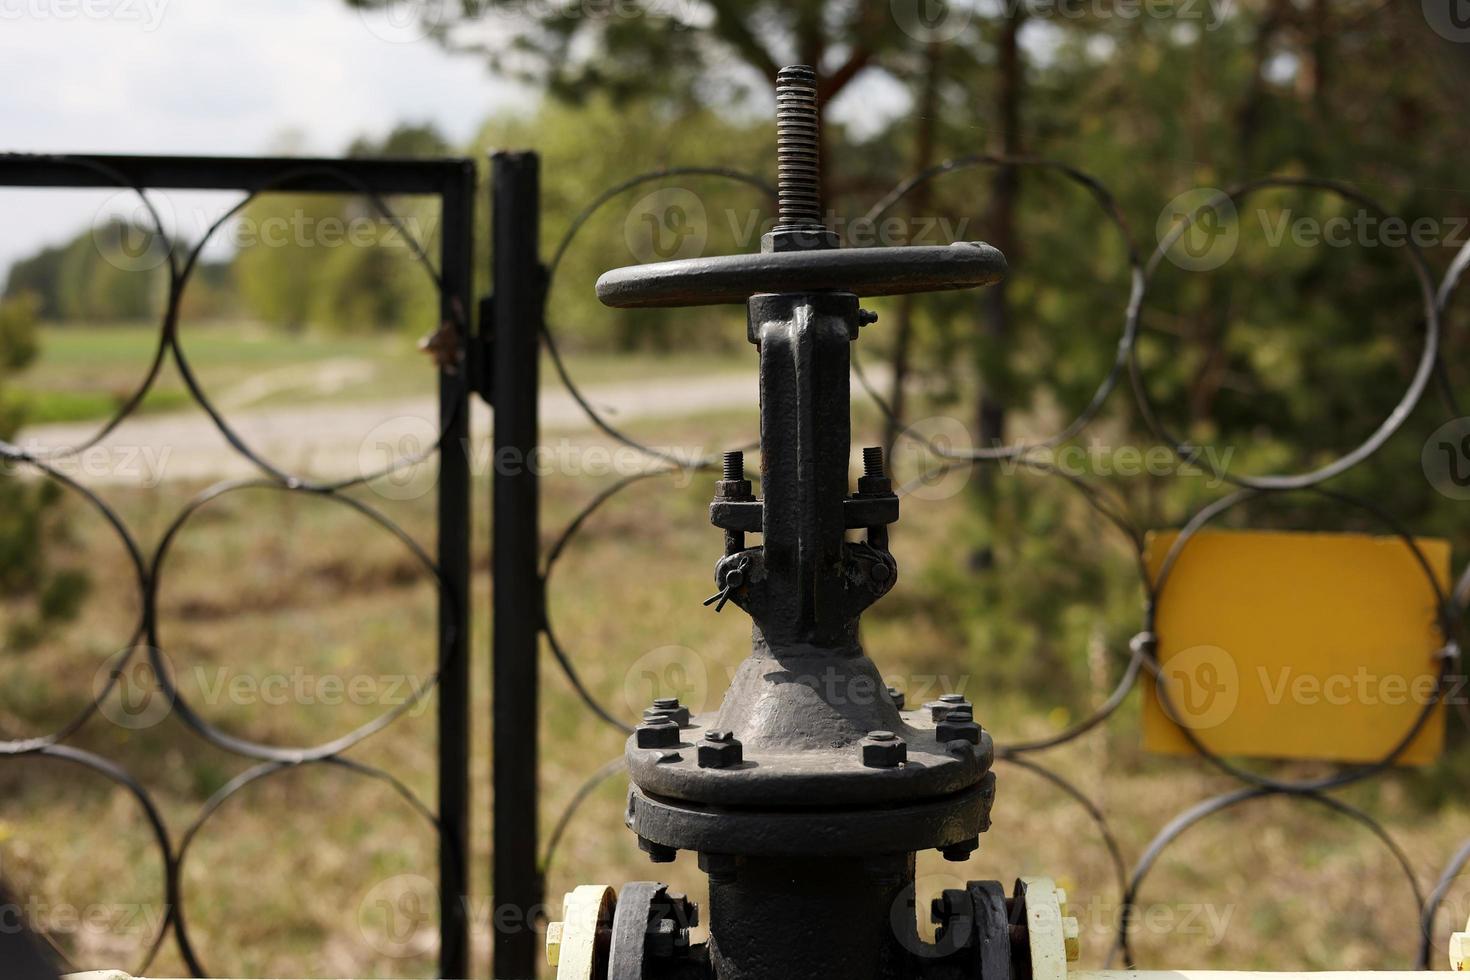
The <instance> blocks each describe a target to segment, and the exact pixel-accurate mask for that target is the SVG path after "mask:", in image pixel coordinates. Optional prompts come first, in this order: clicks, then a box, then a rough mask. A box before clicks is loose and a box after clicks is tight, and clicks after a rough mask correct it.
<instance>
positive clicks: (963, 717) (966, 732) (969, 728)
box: [934, 704, 980, 745]
mask: <svg viewBox="0 0 1470 980" xmlns="http://www.w3.org/2000/svg"><path fill="white" fill-rule="evenodd" d="M934 734H935V735H936V736H937V737H938V739H939V741H941V742H969V743H970V744H971V745H979V744H980V726H979V725H977V724H975V712H974V709H973V708H971V707H970V706H969V705H968V704H960V705H955V706H954V707H953V708H950V709H949V712H948V713H947V714H946V715H945V716H944V717H943V718H942V719H940V722H939V725H938V726H937V727H936V728H935V732H934Z"/></svg>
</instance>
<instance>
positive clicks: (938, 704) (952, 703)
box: [924, 694, 975, 722]
mask: <svg viewBox="0 0 1470 980" xmlns="http://www.w3.org/2000/svg"><path fill="white" fill-rule="evenodd" d="M924 707H926V708H928V709H929V718H930V720H932V721H934V722H941V721H943V720H944V719H945V718H946V717H948V715H949V713H950V712H951V711H953V710H954V709H955V708H969V709H970V710H971V712H973V711H974V710H975V709H974V706H973V705H971V704H970V702H968V701H966V700H965V696H964V695H963V694H941V695H940V696H939V700H938V701H930V702H929V703H927V704H925V705H924Z"/></svg>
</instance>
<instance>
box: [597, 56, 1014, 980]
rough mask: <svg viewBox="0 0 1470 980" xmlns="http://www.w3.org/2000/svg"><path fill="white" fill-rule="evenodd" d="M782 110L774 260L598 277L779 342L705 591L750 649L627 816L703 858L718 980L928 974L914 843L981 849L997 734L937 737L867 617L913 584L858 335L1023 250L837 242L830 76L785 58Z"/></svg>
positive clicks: (732, 463) (730, 480) (635, 756)
mask: <svg viewBox="0 0 1470 980" xmlns="http://www.w3.org/2000/svg"><path fill="white" fill-rule="evenodd" d="M776 103H777V126H778V138H777V150H778V154H779V157H780V160H779V175H780V179H779V182H778V184H779V186H778V191H779V197H780V202H779V203H780V214H779V220H778V223H777V225H776V227H775V229H774V230H773V231H771V232H770V233H769V234H767V235H765V236H764V238H763V239H762V242H761V251H760V253H758V254H755V255H733V256H715V257H705V258H693V259H684V260H680V261H675V262H662V263H656V264H651V265H641V266H633V267H629V268H624V269H616V270H613V271H611V272H608V273H607V274H605V275H604V276H603V277H602V278H601V279H600V280H598V283H597V294H598V296H599V298H601V300H602V301H603V302H604V303H605V304H607V305H609V306H614V307H671V306H704V305H713V304H721V303H745V304H746V309H747V314H748V315H747V325H748V336H749V339H750V340H751V342H752V343H753V344H755V345H756V347H757V349H758V350H759V354H760V419H761V422H760V425H761V432H760V435H761V441H760V446H761V457H760V459H761V473H760V491H761V495H760V497H759V498H758V497H757V496H756V495H755V493H754V487H753V485H752V481H750V480H748V479H746V475H745V465H744V464H745V461H744V457H743V456H742V455H741V454H738V453H732V454H727V455H726V457H725V459H724V468H723V473H722V474H721V476H722V479H720V480H719V482H718V483H717V485H716V492H715V498H714V500H713V502H712V503H711V504H710V520H711V522H712V523H713V524H714V525H715V526H716V527H718V528H720V529H721V530H722V531H723V532H724V549H723V554H722V555H721V557H720V559H719V561H718V562H717V564H716V567H715V587H716V589H717V590H718V591H716V593H715V594H714V595H712V596H710V598H709V599H708V600H706V604H707V605H713V606H714V607H715V609H716V610H718V609H720V608H722V607H724V606H725V605H726V604H733V605H735V606H738V607H739V608H741V609H743V610H744V611H745V612H747V613H748V614H749V615H750V617H751V619H752V620H753V622H754V628H753V630H752V635H751V655H750V656H749V657H748V658H747V659H746V660H745V661H744V662H742V663H741V664H740V666H739V667H738V668H737V669H736V671H735V673H734V674H733V675H732V677H731V683H730V687H729V690H728V691H727V692H726V694H725V696H724V698H723V700H722V701H721V703H720V705H719V708H718V710H716V711H712V712H704V713H697V714H695V715H694V716H693V717H692V718H691V719H690V723H689V725H688V727H687V728H676V727H675V726H674V725H672V724H663V725H659V724H658V721H659V720H661V719H654V720H652V721H649V722H647V723H645V725H643V726H640V728H639V732H638V734H637V735H635V736H634V738H632V739H630V740H629V743H628V746H627V752H626V760H627V764H628V774H629V782H630V787H629V799H628V811H627V823H628V826H629V828H630V829H632V830H633V832H634V833H635V834H637V835H638V838H639V846H640V847H642V848H643V849H644V850H646V851H647V852H648V853H649V855H650V856H651V857H652V858H654V859H655V860H659V861H666V860H671V859H672V858H673V856H674V854H675V853H676V852H677V851H679V850H692V851H697V852H699V853H700V855H701V867H702V868H705V869H706V870H708V871H709V873H710V876H711V877H710V937H711V938H710V943H709V945H708V947H707V954H708V958H709V959H708V964H707V967H708V969H707V975H713V976H718V977H719V978H720V980H789V978H791V977H797V976H819V975H820V976H842V977H844V978H846V980H880V978H881V980H890V978H893V977H898V976H907V975H911V974H912V973H913V972H914V971H912V970H910V969H909V968H908V967H907V966H905V963H906V957H907V953H905V951H904V949H903V948H902V946H901V944H900V943H899V942H898V939H897V937H896V935H895V934H894V933H893V930H892V929H891V928H890V921H889V920H890V913H891V909H892V906H893V897H894V895H895V893H896V891H901V890H902V888H903V886H904V885H906V884H909V885H911V884H912V880H913V874H914V857H913V855H914V853H915V852H917V851H921V850H930V849H934V850H939V851H941V852H942V853H943V854H944V855H945V857H946V858H948V859H950V860H963V859H964V858H965V857H966V856H968V855H969V853H970V852H971V851H972V850H973V849H974V848H975V847H976V846H977V842H978V837H979V835H980V834H981V833H982V832H984V830H985V829H986V828H987V827H988V826H989V823H990V808H991V804H992V801H993V799H994V793H995V776H994V773H992V772H991V771H990V770H991V763H992V761H993V757H994V744H993V741H992V739H991V738H990V736H989V734H988V733H985V732H984V731H983V730H982V729H981V728H980V726H978V725H976V724H975V723H974V721H973V719H972V718H971V719H968V720H967V719H963V718H955V719H954V720H953V723H952V724H948V725H947V726H946V728H945V730H944V732H943V733H941V732H940V731H939V730H938V726H937V725H936V723H935V721H934V720H931V718H930V717H929V712H928V711H926V710H923V709H922V708H919V709H915V710H912V711H907V712H905V711H903V709H902V705H901V702H900V701H899V700H898V699H895V698H894V697H892V696H891V695H890V693H889V689H888V687H887V684H886V682H885V680H884V678H883V675H882V673H881V671H879V669H878V667H877V665H876V664H875V663H874V662H873V661H872V659H871V658H870V657H868V656H867V654H866V653H865V651H864V649H863V646H862V643H861V641H860V637H859V626H860V620H861V616H862V613H863V611H864V610H865V609H866V608H867V607H868V606H870V605H871V604H872V603H873V602H875V601H877V600H878V599H879V598H881V597H882V596H883V595H885V594H887V593H888V592H889V591H890V590H891V589H892V588H893V587H894V584H895V583H896V581H897V578H898V567H897V564H896V563H895V562H894V560H893V555H892V554H891V553H890V552H889V547H888V545H889V541H888V537H889V534H888V531H889V526H890V525H891V524H893V523H894V522H895V521H897V520H898V511H899V501H898V497H897V495H895V494H894V492H893V485H892V482H891V481H890V479H889V477H888V474H887V473H886V471H885V466H884V461H883V454H882V453H881V451H879V450H876V449H868V450H865V451H864V452H863V469H862V475H861V476H860V477H859V479H858V481H857V488H856V492H853V490H852V483H851V476H850V470H851V464H852V459H851V456H852V439H851V432H852V422H851V373H852V344H853V342H854V341H856V340H857V338H858V333H859V331H860V330H861V329H862V327H864V326H865V325H867V324H870V323H872V322H873V321H874V319H875V318H874V317H873V315H872V314H871V313H868V312H866V311H864V310H863V309H862V308H861V306H860V305H859V298H860V297H871V296H889V295H895V294H900V293H920V292H932V291H936V290H950V289H965V288H969V287H973V286H983V285H986V284H988V283H993V282H996V281H998V280H999V279H1000V278H1001V277H1002V276H1003V275H1004V273H1005V258H1004V257H1003V256H1002V255H1001V254H1000V252H998V251H997V250H996V249H994V248H992V247H990V246H989V245H985V244H983V243H978V242H960V243H956V244H953V245H944V246H908V247H883V248H840V247H838V242H837V239H836V236H835V235H833V234H832V233H831V232H830V231H829V230H828V229H827V228H826V227H825V226H824V225H823V223H822V220H821V219H822V208H821V187H820V179H819V165H820V160H819V149H820V142H821V141H820V138H819V136H818V131H817V121H818V114H817V102H816V77H815V73H814V72H813V71H812V70H811V69H810V68H802V67H797V68H787V69H783V70H782V71H781V72H780V74H779V76H778V86H777V96H776ZM850 531H862V532H863V539H862V540H855V541H849V540H848V538H847V536H848V533H849V532H850ZM751 533H759V534H760V535H761V539H760V542H759V546H758V547H747V544H746V536H747V535H748V534H751ZM945 720H946V721H948V718H947V717H946V719H945ZM941 734H942V735H943V736H944V737H943V738H941ZM691 750H692V751H691ZM715 869H719V870H715ZM910 924H911V925H912V918H910ZM813 936H820V937H822V940H823V941H821V942H817V943H813V942H812V941H811V937H813ZM698 972H699V971H696V973H698Z"/></svg>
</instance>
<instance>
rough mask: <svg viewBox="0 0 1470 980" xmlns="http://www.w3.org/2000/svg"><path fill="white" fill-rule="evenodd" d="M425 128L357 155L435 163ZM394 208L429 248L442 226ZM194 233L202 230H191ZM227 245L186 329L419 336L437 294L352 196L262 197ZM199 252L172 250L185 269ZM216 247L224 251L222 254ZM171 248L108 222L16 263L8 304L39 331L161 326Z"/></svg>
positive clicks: (393, 234) (182, 244)
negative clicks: (25, 308)
mask: <svg viewBox="0 0 1470 980" xmlns="http://www.w3.org/2000/svg"><path fill="white" fill-rule="evenodd" d="M448 149H449V148H448V146H447V144H446V143H445V142H444V140H443V139H442V138H441V137H440V136H439V135H438V134H437V133H436V132H435V131H434V130H433V129H432V128H429V127H423V126H401V127H399V128H398V129H396V130H394V131H393V133H391V134H390V135H389V136H388V137H387V138H386V139H385V140H383V141H381V142H374V141H370V140H359V141H358V142H356V143H354V144H353V145H352V146H351V147H349V149H348V155H349V156H357V157H366V156H439V155H444V154H446V153H447V152H448ZM389 206H390V207H391V208H392V209H393V211H394V213H395V215H397V216H398V218H399V219H400V221H401V222H402V223H403V225H404V226H405V229H406V231H407V233H408V235H411V236H412V237H413V238H415V239H418V240H420V241H423V242H424V243H425V244H426V246H427V245H431V244H432V241H433V239H434V237H435V235H436V234H437V229H438V224H437V222H438V215H437V213H435V212H433V211H429V210H426V209H425V208H424V206H423V205H422V204H420V203H419V202H416V201H412V200H408V201H392V202H389ZM185 224H186V225H187V226H190V227H192V226H193V224H194V223H188V222H186V223H185ZM219 235H221V236H224V237H225V238H226V239H227V242H228V244H229V245H230V246H232V247H230V248H225V249H217V248H215V247H211V249H210V254H215V255H218V254H222V253H223V254H225V255H226V256H227V257H225V258H223V259H220V260H216V261H202V262H200V263H199V264H198V265H197V266H196V267H195V269H194V271H193V272H192V273H191V275H190V277H189V282H188V285H187V287H186V288H185V291H184V293H183V296H182V298H181V302H180V315H181V316H182V317H183V318H185V319H189V320H219V319H251V320H259V321H262V322H267V323H270V324H272V325H276V326H281V327H284V328H287V329H291V330H304V329H308V328H322V329H333V330H358V331H368V330H393V329H398V328H402V329H405V330H422V329H424V328H425V326H426V322H425V321H426V319H427V321H428V322H430V323H431V322H432V320H433V318H434V311H435V310H436V309H437V305H438V303H437V300H436V298H435V288H434V286H433V283H432V281H431V280H430V278H429V276H428V275H427V274H426V273H425V272H424V270H423V269H422V267H421V265H420V263H419V262H418V261H417V260H416V258H415V257H414V251H413V249H412V248H411V247H410V245H409V241H408V238H407V237H406V236H405V235H404V234H403V233H401V232H400V231H399V230H398V229H396V228H395V227H394V226H393V224H392V223H391V222H389V221H388V220H387V219H386V218H385V217H384V216H383V215H382V214H380V213H379V212H378V211H377V210H376V209H375V208H374V207H373V206H372V205H371V204H370V203H369V202H367V201H365V200H363V199H362V198H359V197H355V196H351V195H345V194H322V195H294V194H293V195H265V196H262V197H261V198H260V199H259V200H257V201H255V202H253V203H252V204H251V205H250V206H249V207H247V208H245V209H244V210H243V211H242V212H241V213H240V214H239V215H238V216H237V217H236V219H235V220H234V221H232V222H231V223H230V224H229V225H228V226H227V227H226V228H224V229H221V231H220V232H219ZM196 244H197V243H196V242H189V241H174V242H172V247H173V249H174V251H175V255H174V259H175V261H177V262H178V263H179V264H180V265H182V264H183V263H184V261H185V260H186V258H187V256H188V254H189V252H190V251H191V250H192V249H193V248H194V247H195V245H196ZM215 244H217V243H215ZM168 259H169V255H168V245H166V244H165V243H163V242H162V241H161V240H159V237H158V235H157V234H156V232H155V231H154V230H153V229H152V228H150V227H143V226H140V225H138V224H136V223H134V222H130V221H126V220H124V219H122V218H107V219H104V220H100V221H99V222H98V223H97V224H96V225H95V226H93V227H92V228H88V229H86V230H83V231H81V232H80V233H78V234H77V235H76V236H75V237H73V238H72V239H71V240H70V241H67V242H66V243H64V244H61V245H54V246H49V247H47V248H43V249H41V250H40V251H38V252H36V253H35V254H34V255H31V256H29V257H27V258H24V259H22V260H20V261H18V262H16V263H15V264H14V265H13V266H12V267H11V268H10V270H9V274H8V275H7V276H6V278H5V282H4V292H3V294H0V295H3V296H4V297H5V298H9V299H16V298H19V297H27V298H28V300H29V301H30V302H31V303H33V304H34V307H35V310H36V313H37V315H38V316H39V317H40V319H42V320H47V321H53V322H72V321H85V322H89V323H93V324H98V323H122V322H137V321H140V320H150V319H154V318H156V317H158V316H160V315H161V314H162V312H163V310H164V308H165V307H166V305H167V300H168V292H169V271H168V269H169V265H168Z"/></svg>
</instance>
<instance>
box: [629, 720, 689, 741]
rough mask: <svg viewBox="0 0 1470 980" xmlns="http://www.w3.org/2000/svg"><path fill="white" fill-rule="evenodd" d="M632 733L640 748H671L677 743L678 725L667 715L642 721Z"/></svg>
mask: <svg viewBox="0 0 1470 980" xmlns="http://www.w3.org/2000/svg"><path fill="white" fill-rule="evenodd" d="M633 734H634V737H635V738H636V739H637V742H638V747H639V748H640V749H671V748H673V747H674V746H676V745H678V744H679V726H678V725H677V724H676V723H675V722H674V720H673V719H672V718H669V717H667V716H664V717H661V718H657V719H649V720H647V721H644V722H643V724H641V725H639V726H638V727H637V728H636V729H634V732H633Z"/></svg>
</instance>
